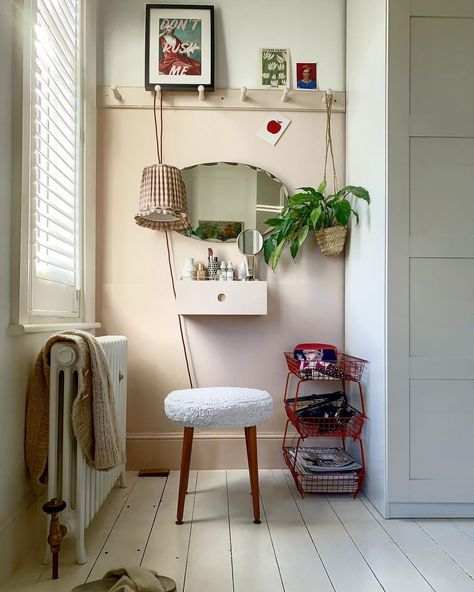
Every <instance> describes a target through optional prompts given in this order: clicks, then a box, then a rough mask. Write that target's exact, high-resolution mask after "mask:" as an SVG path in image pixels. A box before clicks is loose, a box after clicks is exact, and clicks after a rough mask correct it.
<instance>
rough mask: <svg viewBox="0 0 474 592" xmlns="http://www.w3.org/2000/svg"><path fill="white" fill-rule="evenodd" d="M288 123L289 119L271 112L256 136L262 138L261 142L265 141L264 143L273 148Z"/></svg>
mask: <svg viewBox="0 0 474 592" xmlns="http://www.w3.org/2000/svg"><path fill="white" fill-rule="evenodd" d="M290 123H291V120H290V119H288V118H287V117H285V116H284V115H282V114H281V113H277V112H276V111H273V112H272V113H269V114H268V116H267V118H266V119H265V121H264V122H263V125H262V127H261V128H260V129H259V131H258V133H257V135H258V137H259V138H262V140H265V142H268V143H269V144H271V145H272V146H275V144H276V143H277V142H278V140H279V139H280V138H281V137H282V135H283V134H284V132H285V130H286V128H287V127H288V126H289V125H290Z"/></svg>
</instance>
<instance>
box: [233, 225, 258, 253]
mask: <svg viewBox="0 0 474 592" xmlns="http://www.w3.org/2000/svg"><path fill="white" fill-rule="evenodd" d="M237 247H238V248H239V251H240V252H241V253H242V254H243V255H258V254H259V253H260V251H261V250H262V249H263V236H262V234H261V233H260V232H258V230H254V229H253V228H248V229H247V230H243V231H242V232H241V233H240V234H239V236H238V237H237Z"/></svg>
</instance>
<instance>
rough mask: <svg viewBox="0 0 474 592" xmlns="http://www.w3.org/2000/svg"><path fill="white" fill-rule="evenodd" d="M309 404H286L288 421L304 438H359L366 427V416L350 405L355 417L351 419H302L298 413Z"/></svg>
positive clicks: (348, 407)
mask: <svg viewBox="0 0 474 592" xmlns="http://www.w3.org/2000/svg"><path fill="white" fill-rule="evenodd" d="M306 405H307V402H298V400H296V401H295V402H293V403H285V410H286V415H287V416H288V419H289V420H290V421H291V423H292V424H293V425H294V427H295V428H296V429H297V430H298V432H299V433H300V434H301V435H302V436H303V437H304V438H308V437H322V438H335V437H341V438H347V437H350V438H358V437H359V436H360V434H361V432H362V428H363V426H364V421H365V416H364V415H363V414H362V413H361V412H360V411H358V410H357V409H355V408H354V407H352V406H350V405H348V406H347V409H350V410H351V411H352V412H353V413H354V415H352V416H350V417H300V416H299V415H297V411H298V410H299V409H302V408H304V407H306Z"/></svg>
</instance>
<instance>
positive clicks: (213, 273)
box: [207, 257, 219, 280]
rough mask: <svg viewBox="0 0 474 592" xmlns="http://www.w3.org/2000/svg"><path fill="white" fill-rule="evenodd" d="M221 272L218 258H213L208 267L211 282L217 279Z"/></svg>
mask: <svg viewBox="0 0 474 592" xmlns="http://www.w3.org/2000/svg"><path fill="white" fill-rule="evenodd" d="M218 271H219V265H218V260H217V257H211V258H210V259H209V263H208V267H207V275H208V277H209V279H210V280H216V279H217V272H218Z"/></svg>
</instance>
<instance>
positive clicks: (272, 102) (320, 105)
mask: <svg viewBox="0 0 474 592" xmlns="http://www.w3.org/2000/svg"><path fill="white" fill-rule="evenodd" d="M161 92H162V95H163V109H187V110H190V109H191V110H193V109H197V110H206V109H211V110H212V109H224V110H230V111H241V110H247V111H309V112H313V111H321V112H324V111H325V110H326V108H325V103H324V97H325V95H326V91H319V90H317V91H310V90H298V89H286V88H285V89H251V88H245V87H242V88H241V89H217V90H215V91H213V92H209V91H205V92H204V91H203V90H202V89H201V91H200V92H198V91H189V92H188V91H173V90H168V89H161ZM332 94H333V96H334V99H335V103H334V107H333V111H335V112H341V113H344V112H345V110H346V93H345V92H333V93H332ZM117 97H120V99H121V100H118V98H117ZM97 105H98V107H102V108H107V109H152V108H153V92H149V91H147V90H145V89H144V88H143V87H137V86H116V85H113V86H99V87H98V88H97Z"/></svg>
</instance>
